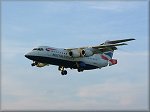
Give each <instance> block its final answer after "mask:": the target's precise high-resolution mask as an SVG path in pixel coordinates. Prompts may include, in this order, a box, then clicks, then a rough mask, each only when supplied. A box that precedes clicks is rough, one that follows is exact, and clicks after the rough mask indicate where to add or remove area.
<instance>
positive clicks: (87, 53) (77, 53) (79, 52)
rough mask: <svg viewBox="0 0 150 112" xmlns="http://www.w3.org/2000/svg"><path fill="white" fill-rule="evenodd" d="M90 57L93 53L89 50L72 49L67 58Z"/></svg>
mask: <svg viewBox="0 0 150 112" xmlns="http://www.w3.org/2000/svg"><path fill="white" fill-rule="evenodd" d="M92 55H93V52H92V51H91V50H89V49H73V50H71V51H69V56H71V57H73V58H79V57H89V56H92Z"/></svg>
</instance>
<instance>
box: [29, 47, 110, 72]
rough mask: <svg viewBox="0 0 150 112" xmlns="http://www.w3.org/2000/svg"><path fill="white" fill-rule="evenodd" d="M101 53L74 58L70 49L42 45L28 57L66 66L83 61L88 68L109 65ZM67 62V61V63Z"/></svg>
mask: <svg viewBox="0 0 150 112" xmlns="http://www.w3.org/2000/svg"><path fill="white" fill-rule="evenodd" d="M101 55H102V54H94V55H92V56H89V57H78V58H73V57H70V56H69V53H68V50H66V49H61V48H52V47H48V46H40V47H38V48H36V49H33V50H32V51H31V52H29V53H27V54H26V57H27V58H29V59H31V60H33V61H37V62H40V63H46V64H52V65H58V66H64V67H65V68H76V67H74V66H73V64H76V63H78V62H81V63H84V64H85V69H87V70H88V69H94V68H95V69H96V68H102V67H105V66H107V65H108V60H105V59H103V58H102V57H101ZM68 62H69V63H68ZM65 63H67V65H66V64H65ZM69 64H71V65H69ZM86 66H87V68H86ZM90 66H91V68H90Z"/></svg>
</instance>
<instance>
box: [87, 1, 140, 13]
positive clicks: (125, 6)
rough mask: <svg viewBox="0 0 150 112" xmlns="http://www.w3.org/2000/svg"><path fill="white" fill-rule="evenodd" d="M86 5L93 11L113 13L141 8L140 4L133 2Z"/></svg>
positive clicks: (92, 3)
mask: <svg viewBox="0 0 150 112" xmlns="http://www.w3.org/2000/svg"><path fill="white" fill-rule="evenodd" d="M86 4H87V5H88V6H89V7H90V8H92V9H97V10H102V11H111V12H123V11H128V10H131V9H135V8H137V7H139V6H140V3H139V2H131V1H128V2H127V1H105V2H86Z"/></svg>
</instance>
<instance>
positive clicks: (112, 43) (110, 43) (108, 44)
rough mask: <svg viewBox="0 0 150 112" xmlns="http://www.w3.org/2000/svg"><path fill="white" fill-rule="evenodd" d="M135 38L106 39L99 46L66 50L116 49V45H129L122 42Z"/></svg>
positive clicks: (96, 50)
mask: <svg viewBox="0 0 150 112" xmlns="http://www.w3.org/2000/svg"><path fill="white" fill-rule="evenodd" d="M132 40H135V39H134V38H130V39H122V40H113V41H106V42H105V43H102V44H100V45H98V46H92V47H80V48H69V49H66V50H69V51H70V50H74V49H86V48H93V49H94V51H95V52H96V53H97V52H99V51H100V50H102V49H105V50H106V49H110V48H113V50H116V49H117V48H116V46H122V45H127V44H126V43H122V42H127V41H132Z"/></svg>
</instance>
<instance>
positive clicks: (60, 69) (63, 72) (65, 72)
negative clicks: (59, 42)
mask: <svg viewBox="0 0 150 112" xmlns="http://www.w3.org/2000/svg"><path fill="white" fill-rule="evenodd" d="M58 70H59V71H61V75H67V71H66V70H64V67H63V66H59V67H58Z"/></svg>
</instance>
